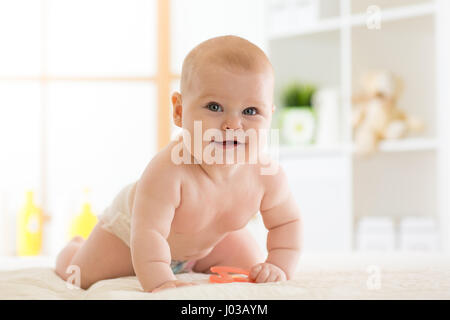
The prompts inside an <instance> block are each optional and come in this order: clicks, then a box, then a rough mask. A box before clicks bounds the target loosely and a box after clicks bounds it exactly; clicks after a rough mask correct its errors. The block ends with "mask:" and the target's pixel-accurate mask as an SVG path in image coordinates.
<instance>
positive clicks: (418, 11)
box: [268, 2, 436, 40]
mask: <svg viewBox="0 0 450 320" xmlns="http://www.w3.org/2000/svg"><path fill="white" fill-rule="evenodd" d="M435 10H436V7H435V5H434V3H433V2H432V3H424V4H416V5H410V6H403V7H398V8H390V9H384V10H383V9H382V11H381V15H380V18H381V22H388V21H395V20H401V19H408V18H414V17H420V16H425V15H429V14H433V13H434V12H435ZM366 20H367V17H366V14H365V13H358V14H352V15H351V16H350V25H352V26H355V27H356V26H364V25H365V24H366ZM345 25H346V21H345V19H341V17H333V18H326V19H321V20H318V21H317V23H315V24H311V25H307V26H298V27H293V28H291V29H286V30H276V31H271V32H270V33H269V37H268V38H269V40H277V39H282V38H289V37H295V36H302V35H311V34H315V33H321V32H328V31H338V30H340V29H341V28H342V27H343V26H345Z"/></svg>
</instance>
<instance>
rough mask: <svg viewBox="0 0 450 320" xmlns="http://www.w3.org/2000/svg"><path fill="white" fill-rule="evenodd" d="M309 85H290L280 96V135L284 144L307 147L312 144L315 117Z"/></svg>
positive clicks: (313, 91) (313, 88) (312, 91)
mask: <svg viewBox="0 0 450 320" xmlns="http://www.w3.org/2000/svg"><path fill="white" fill-rule="evenodd" d="M315 92H316V88H315V86H313V85H311V84H303V85H302V84H300V83H298V82H293V83H290V84H289V85H288V86H286V88H285V89H284V90H283V92H282V94H281V103H282V110H281V115H280V134H281V139H282V142H283V143H284V144H290V145H307V144H312V143H313V142H314V134H315V130H316V116H315V112H314V108H313V105H312V99H313V96H314V93H315Z"/></svg>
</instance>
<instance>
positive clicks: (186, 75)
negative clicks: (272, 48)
mask: <svg viewBox="0 0 450 320" xmlns="http://www.w3.org/2000/svg"><path fill="white" fill-rule="evenodd" d="M209 63H212V64H215V65H218V66H221V67H224V68H228V69H238V70H244V71H252V72H265V71H266V72H267V70H269V72H270V73H271V74H273V68H272V64H271V63H270V61H269V59H268V57H267V56H266V54H265V53H264V51H262V50H261V49H260V48H259V47H258V46H256V45H255V44H253V43H251V42H250V41H248V40H246V39H244V38H241V37H238V36H232V35H227V36H219V37H215V38H211V39H208V40H206V41H203V42H201V43H200V44H199V45H197V46H196V47H195V48H193V49H192V50H191V51H190V52H189V53H188V55H187V56H186V58H185V59H184V61H183V66H182V71H181V86H180V90H181V94H183V92H185V90H186V89H187V88H189V85H190V83H191V81H192V79H193V78H194V75H195V73H196V71H197V70H199V68H201V66H202V65H204V64H209Z"/></svg>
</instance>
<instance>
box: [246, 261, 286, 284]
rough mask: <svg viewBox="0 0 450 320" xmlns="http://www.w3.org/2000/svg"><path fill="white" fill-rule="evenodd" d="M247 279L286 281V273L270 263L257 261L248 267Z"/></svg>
mask: <svg viewBox="0 0 450 320" xmlns="http://www.w3.org/2000/svg"><path fill="white" fill-rule="evenodd" d="M249 279H250V280H252V281H255V282H274V281H286V274H285V273H284V271H283V270H281V269H280V268H279V267H277V266H276V265H273V264H271V263H267V262H264V263H258V264H257V265H254V266H253V267H252V268H251V269H250V274H249Z"/></svg>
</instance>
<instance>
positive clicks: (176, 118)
mask: <svg viewBox="0 0 450 320" xmlns="http://www.w3.org/2000/svg"><path fill="white" fill-rule="evenodd" d="M171 100H172V106H173V108H172V109H173V123H174V124H175V125H176V126H177V127H180V128H181V123H182V121H181V116H182V114H183V106H182V103H181V93H179V92H177V91H175V92H174V93H172V99H171Z"/></svg>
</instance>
